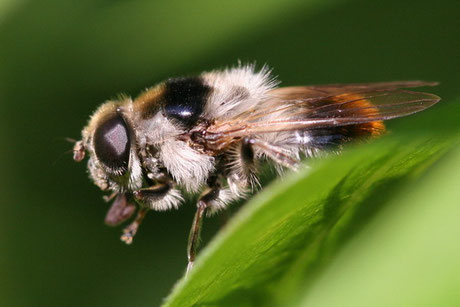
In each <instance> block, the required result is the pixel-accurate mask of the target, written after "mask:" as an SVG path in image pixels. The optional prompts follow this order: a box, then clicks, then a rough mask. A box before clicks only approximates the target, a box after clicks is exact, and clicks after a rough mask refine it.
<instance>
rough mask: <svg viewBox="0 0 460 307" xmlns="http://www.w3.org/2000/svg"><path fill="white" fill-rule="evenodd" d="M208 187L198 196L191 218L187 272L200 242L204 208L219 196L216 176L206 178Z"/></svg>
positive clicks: (191, 265) (190, 267)
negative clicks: (193, 215) (192, 217)
mask: <svg viewBox="0 0 460 307" xmlns="http://www.w3.org/2000/svg"><path fill="white" fill-rule="evenodd" d="M208 186H209V187H208V189H206V190H205V191H204V192H203V193H202V194H201V196H200V198H199V200H198V204H197V209H196V212H195V217H194V219H193V223H192V228H191V230H190V235H189V238H188V245H187V257H188V265H187V274H188V273H189V272H190V270H191V269H192V267H193V264H194V261H195V256H196V252H197V250H198V246H199V244H200V234H201V226H202V224H203V216H204V214H205V213H206V209H208V208H209V206H210V204H211V201H213V200H215V199H216V198H217V197H218V196H219V192H220V184H219V183H218V178H217V176H213V177H212V178H210V179H209V180H208Z"/></svg>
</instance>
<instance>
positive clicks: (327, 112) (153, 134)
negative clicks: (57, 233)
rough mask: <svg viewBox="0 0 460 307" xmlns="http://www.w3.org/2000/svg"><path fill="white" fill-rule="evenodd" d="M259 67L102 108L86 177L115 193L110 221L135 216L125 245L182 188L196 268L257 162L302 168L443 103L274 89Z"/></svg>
mask: <svg viewBox="0 0 460 307" xmlns="http://www.w3.org/2000/svg"><path fill="white" fill-rule="evenodd" d="M277 85H278V82H277V81H276V79H275V78H272V77H271V73H270V71H269V70H268V69H267V68H265V67H264V68H263V69H261V70H260V71H256V70H255V68H254V66H253V65H246V66H242V65H239V66H238V67H235V68H230V69H226V70H222V71H211V72H205V73H202V74H201V75H200V76H197V77H185V78H174V79H169V80H167V81H165V82H163V83H161V84H159V85H157V86H154V87H152V88H149V89H147V90H146V91H145V92H143V93H142V94H140V95H139V96H138V97H137V98H135V99H131V98H130V97H127V96H121V97H120V98H119V99H116V100H110V101H107V102H105V103H104V104H102V105H101V106H100V107H99V108H98V109H97V110H96V112H95V113H94V114H93V115H92V116H91V119H90V120H89V123H88V125H87V126H86V127H85V128H84V129H83V131H82V140H81V141H78V142H76V143H75V146H74V149H73V151H74V160H76V161H81V160H83V159H84V157H85V153H86V152H87V153H88V154H89V160H88V170H89V175H90V178H91V179H92V180H93V181H94V183H95V184H96V185H97V186H98V187H99V188H100V189H101V190H103V191H108V192H111V195H110V196H106V199H107V200H113V204H112V206H111V208H110V210H109V211H108V213H107V216H106V218H105V222H106V224H108V225H118V224H120V223H122V222H124V221H126V220H127V219H129V218H130V217H131V216H133V215H134V213H135V212H136V210H137V213H136V217H135V218H134V220H133V222H132V223H131V224H129V225H128V226H127V227H126V228H125V229H124V230H123V235H122V236H121V240H122V241H124V242H125V243H127V244H130V243H131V242H132V240H133V237H134V236H135V234H136V232H137V230H138V227H139V225H140V224H141V222H142V220H143V218H144V217H145V215H146V213H147V212H148V211H149V210H156V211H163V210H169V209H176V208H178V207H179V205H180V204H181V203H182V201H183V197H182V193H181V191H184V190H185V191H188V192H192V193H200V196H199V199H198V202H197V209H196V213H195V217H194V220H193V223H192V228H191V231H190V236H189V242H188V248H187V255H188V267H187V272H188V271H190V269H191V268H192V266H193V263H194V260H195V256H196V252H197V248H198V242H199V237H200V231H201V226H202V221H203V218H204V216H205V214H206V213H208V214H212V213H215V212H217V211H219V210H223V209H225V208H226V207H227V205H228V204H229V203H230V202H232V201H234V200H237V199H239V198H243V197H245V196H247V195H248V192H249V191H250V190H251V189H252V188H253V187H254V186H256V185H257V184H258V183H257V171H258V164H259V163H260V162H262V161H269V162H270V161H271V162H272V163H273V164H274V165H275V166H276V167H278V168H280V169H283V168H289V169H294V170H295V169H298V168H299V163H300V161H301V159H302V158H303V157H309V156H313V155H315V154H316V153H318V152H321V151H322V150H325V149H328V148H338V147H340V146H341V145H342V144H344V143H346V142H348V141H351V140H354V139H357V138H366V137H374V136H378V135H380V134H382V133H383V132H384V131H385V126H384V124H383V121H384V120H388V119H392V118H396V117H401V116H406V115H410V114H413V113H416V112H419V111H422V110H424V109H426V108H428V107H430V106H432V105H434V104H435V103H437V102H438V101H439V100H440V98H439V97H438V96H436V95H433V94H428V93H422V92H413V91H409V90H405V89H404V88H413V87H420V86H433V85H436V83H433V82H424V81H403V82H383V83H367V84H335V85H318V86H294V87H277Z"/></svg>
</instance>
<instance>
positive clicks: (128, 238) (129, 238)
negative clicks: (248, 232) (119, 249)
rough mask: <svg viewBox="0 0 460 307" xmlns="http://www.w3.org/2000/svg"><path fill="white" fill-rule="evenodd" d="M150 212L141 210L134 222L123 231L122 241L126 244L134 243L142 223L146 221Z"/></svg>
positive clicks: (142, 208)
mask: <svg viewBox="0 0 460 307" xmlns="http://www.w3.org/2000/svg"><path fill="white" fill-rule="evenodd" d="M148 210H149V209H147V208H144V207H140V208H139V210H138V211H137V216H136V218H135V219H134V221H133V222H132V223H131V224H129V225H128V227H126V228H125V229H124V230H123V235H122V236H121V238H120V239H121V241H123V242H125V243H126V244H131V243H133V238H134V236H135V235H136V232H137V229H138V228H139V225H140V224H141V223H142V220H143V219H144V217H145V215H146V214H147V211H148Z"/></svg>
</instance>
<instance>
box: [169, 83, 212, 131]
mask: <svg viewBox="0 0 460 307" xmlns="http://www.w3.org/2000/svg"><path fill="white" fill-rule="evenodd" d="M209 92H210V88H209V86H207V85H205V84H204V82H203V80H202V79H201V78H199V77H192V78H177V79H171V80H169V81H167V82H166V88H165V93H164V97H163V99H164V106H163V108H164V112H165V115H166V116H167V117H169V118H171V119H173V120H175V121H176V122H179V123H180V124H181V125H182V126H183V127H184V128H191V127H193V126H194V125H195V124H196V122H197V120H198V119H199V118H200V116H201V114H202V113H203V109H204V105H205V103H206V98H207V96H208V94H209Z"/></svg>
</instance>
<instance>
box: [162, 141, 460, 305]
mask: <svg viewBox="0 0 460 307" xmlns="http://www.w3.org/2000/svg"><path fill="white" fill-rule="evenodd" d="M456 144H457V141H456V138H455V137H450V138H448V137H440V136H437V135H432V136H428V135H425V136H423V137H421V136H413V135H412V136H411V135H405V136H404V137H395V136H387V137H385V138H383V139H381V140H379V141H377V142H373V143H371V144H364V145H361V146H356V147H355V148H351V149H349V150H347V151H346V153H344V154H343V155H341V156H330V157H328V158H326V159H318V160H315V161H311V163H310V166H309V168H306V169H305V170H303V171H301V172H300V173H297V174H291V175H289V176H287V177H284V178H282V179H280V180H277V181H275V182H274V183H272V184H271V185H269V186H268V187H266V188H265V190H264V191H263V192H262V193H260V194H258V195H257V196H256V197H254V199H253V200H252V201H250V202H249V203H248V204H246V205H245V207H244V208H243V209H242V210H241V211H240V212H239V213H238V214H237V215H236V216H235V217H234V218H233V219H232V221H231V223H229V225H228V226H227V227H226V228H225V229H223V230H222V231H221V233H220V234H219V235H218V236H217V237H216V238H215V240H214V241H212V242H211V243H210V244H209V246H207V247H206V248H205V249H204V250H203V251H202V253H201V254H200V255H199V257H198V259H197V263H196V266H195V268H194V270H193V271H192V272H191V274H190V275H189V276H188V278H186V279H183V280H181V281H180V282H179V283H178V284H177V285H176V287H175V289H174V290H173V292H172V294H171V295H170V296H169V298H167V300H166V302H165V306H192V305H199V306H201V305H203V306H209V305H211V306H213V305H218V306H260V305H264V306H267V305H273V306H286V305H297V304H298V303H299V302H301V300H303V301H304V302H305V304H307V303H310V304H311V305H312V306H318V305H322V306H334V305H336V306H337V305H342V304H341V298H340V297H336V296H334V295H332V293H335V292H337V291H341V292H342V294H343V295H345V294H347V295H348V296H347V299H349V301H350V302H353V303H356V302H357V301H358V302H359V297H360V294H361V291H359V288H357V287H354V286H353V285H352V284H350V282H351V281H352V280H353V279H354V276H353V270H354V268H356V267H359V263H360V262H359V261H361V260H363V258H364V259H366V255H367V254H372V257H373V258H372V259H373V260H372V261H371V260H369V263H370V265H369V268H368V267H366V269H369V270H365V269H363V270H362V271H360V273H361V275H360V276H359V277H360V279H359V280H358V281H359V282H361V284H360V286H362V287H366V286H367V287H368V288H370V287H371V286H370V285H367V284H366V280H367V279H368V278H370V279H371V280H379V278H380V277H379V275H378V274H380V273H384V276H385V278H386V279H385V280H384V281H382V282H381V283H382V286H386V287H387V288H386V290H388V287H391V286H392V281H391V278H390V277H391V276H392V274H395V273H398V272H392V271H391V270H388V271H385V270H384V269H383V268H382V267H379V266H378V264H379V261H383V260H386V261H393V260H394V261H395V262H396V263H397V261H399V258H397V257H396V258H395V256H394V255H391V254H388V253H387V252H386V250H385V248H383V247H384V246H386V245H391V244H392V243H393V240H395V239H397V238H398V231H399V230H401V229H403V230H404V229H405V227H406V226H407V225H405V218H406V217H407V216H408V217H409V219H408V221H410V222H411V223H413V224H414V223H416V222H417V218H418V214H419V211H417V210H418V201H414V200H413V199H411V198H408V196H407V195H410V193H415V192H414V191H416V190H417V189H418V184H417V182H418V181H419V180H420V178H421V177H423V179H424V180H425V177H427V176H434V177H429V179H426V180H432V181H434V182H437V181H436V180H439V179H440V178H442V176H441V175H439V172H442V171H437V168H436V170H435V171H433V170H432V169H433V167H434V165H436V164H437V163H436V162H437V161H439V160H440V159H446V158H444V157H445V156H446V153H449V156H451V155H453V152H451V150H452V148H454V147H455V145H456ZM457 162H458V158H457ZM451 171H452V170H451ZM448 178H449V179H451V178H450V177H448ZM456 182H458V180H457V181H456ZM425 185H426V187H425V188H424V190H423V192H422V196H420V195H418V196H417V197H418V198H416V199H417V200H418V199H424V204H425V207H431V210H432V211H433V210H436V209H433V208H436V206H437V205H438V204H437V203H436V197H435V196H433V197H431V198H429V197H428V196H429V195H431V194H430V193H433V195H438V193H437V192H436V191H437V189H439V188H440V187H439V184H438V185H436V184H433V185H429V183H425ZM449 188H452V184H450V185H449ZM417 191H418V190H417ZM446 195H447V196H446V197H450V195H448V194H446ZM424 197H425V198H424ZM457 199H458V198H457ZM395 207H397V208H396V209H395ZM404 207H406V210H407V212H403V213H401V212H399V211H400V210H403V209H401V208H404ZM393 210H394V211H395V215H393V212H392V211H393ZM424 213H427V212H424ZM444 213H445V214H447V215H449V212H448V211H445V212H444ZM384 216H386V217H384ZM382 219H383V220H382ZM380 220H382V221H380ZM377 221H379V222H380V224H378V226H379V227H380V228H378V229H376V230H374V229H371V230H372V231H375V232H377V231H380V232H381V233H378V234H380V237H378V236H377V235H376V236H375V237H374V236H372V235H371V234H370V232H371V231H370V230H369V229H370V228H371V227H373V225H374V223H377ZM396 222H397V223H398V224H397V225H395V223H396ZM431 222H439V223H441V225H436V224H433V223H431V224H432V225H430V228H428V229H425V231H423V232H421V233H423V235H424V236H426V235H429V234H430V229H431V228H432V227H436V226H442V219H439V221H438V220H437V219H436V220H434V221H431ZM417 225H418V224H417ZM417 225H415V226H417ZM409 226H414V225H409ZM409 226H407V227H409ZM415 226H414V227H415ZM418 226H420V225H418ZM421 227H423V225H421ZM444 228H445V227H444ZM386 229H387V230H388V231H389V233H391V235H388V234H386V233H385V230H386ZM457 229H458V228H457ZM361 235H363V236H364V235H365V237H364V238H363V239H360V240H359V241H358V242H354V239H355V238H356V237H359V236H361ZM410 236H413V237H414V240H417V242H419V243H420V244H421V243H423V240H424V238H425V237H419V236H418V232H417V228H415V229H413V232H410V233H409V238H408V240H407V242H410ZM432 239H434V238H432ZM351 242H353V243H351ZM407 242H406V241H405V243H407ZM418 247H420V246H418ZM438 247H439V248H442V244H438ZM342 250H346V252H347V253H348V254H347V255H344V256H342V257H340V258H339V257H338V255H341V253H342ZM422 250H423V249H416V250H411V251H410V253H409V254H410V255H412V256H417V254H416V252H419V251H422ZM344 252H345V251H344ZM439 252H440V253H442V252H443V250H442V249H440V250H439ZM355 254H356V257H355ZM403 254H404V253H403ZM457 255H458V249H457ZM377 256H378V257H377ZM418 256H419V257H422V256H423V257H426V256H427V255H423V254H421V255H418ZM406 258H407V257H406ZM406 258H404V257H403V258H402V259H404V260H410V259H406ZM457 259H460V258H457ZM336 260H337V261H339V260H340V261H341V265H340V267H341V268H343V269H342V270H333V269H331V266H333V265H335V266H337V265H336V264H335V261H336ZM414 260H416V259H414ZM372 264H375V265H376V267H373V266H372ZM457 264H458V263H457ZM344 271H345V272H346V273H347V275H344V274H341V272H342V273H343V272H344ZM382 271H383V272H382ZM337 272H339V273H337ZM409 272H411V271H410V270H409ZM409 272H408V273H409ZM377 273H378V274H377ZM373 274H375V275H373ZM419 275H420V274H419ZM419 275H417V276H419ZM411 281H412V279H411V278H410V277H407V278H406V279H405V280H404V282H405V283H410V282H411ZM428 284H429V283H428ZM402 285H403V284H401V286H402ZM336 288H337V289H336ZM329 289H331V290H329ZM374 290H375V289H374ZM380 290H382V293H386V291H385V290H384V289H380ZM310 293H311V295H312V296H313V297H312V298H311V300H314V301H313V303H311V302H310ZM386 294H388V295H390V294H389V293H386ZM420 295H422V296H421V297H423V292H421V293H420ZM328 299H329V300H328ZM394 300H396V301H397V298H395V299H394ZM394 300H393V301H392V302H394ZM376 302H379V301H378V299H377V298H372V297H369V298H368V300H367V301H366V304H362V305H363V306H369V305H374V304H375V303H376ZM329 303H332V304H329ZM350 305H353V304H351V303H350Z"/></svg>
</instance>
